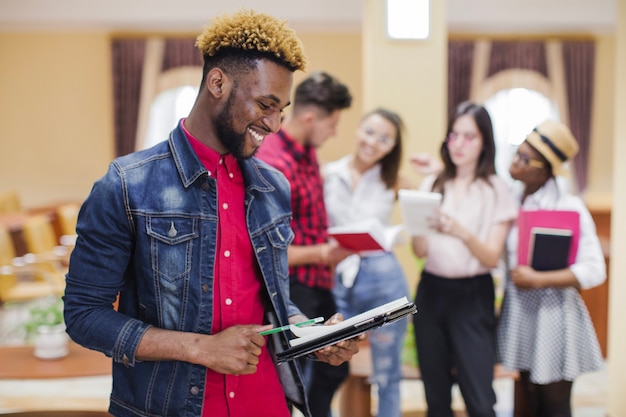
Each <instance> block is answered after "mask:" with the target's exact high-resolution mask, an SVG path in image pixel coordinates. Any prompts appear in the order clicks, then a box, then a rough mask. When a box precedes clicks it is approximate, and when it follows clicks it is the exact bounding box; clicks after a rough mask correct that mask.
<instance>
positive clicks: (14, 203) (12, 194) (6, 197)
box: [0, 190, 22, 213]
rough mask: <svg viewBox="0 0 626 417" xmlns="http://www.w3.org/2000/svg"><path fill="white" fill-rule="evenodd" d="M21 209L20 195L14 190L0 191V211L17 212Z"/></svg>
mask: <svg viewBox="0 0 626 417" xmlns="http://www.w3.org/2000/svg"><path fill="white" fill-rule="evenodd" d="M21 210H22V203H21V201H20V196H19V194H18V193H17V191H15V190H10V191H5V192H2V193H0V213H17V212H19V211H21Z"/></svg>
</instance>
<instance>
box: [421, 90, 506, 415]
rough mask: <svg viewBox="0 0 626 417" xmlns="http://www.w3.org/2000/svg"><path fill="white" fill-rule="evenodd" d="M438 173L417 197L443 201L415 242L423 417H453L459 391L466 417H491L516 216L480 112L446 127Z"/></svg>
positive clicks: (466, 112) (462, 109) (465, 113)
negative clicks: (501, 304)
mask: <svg viewBox="0 0 626 417" xmlns="http://www.w3.org/2000/svg"><path fill="white" fill-rule="evenodd" d="M440 156H441V159H442V161H443V169H442V171H441V172H440V173H438V174H437V175H435V174H432V175H430V176H428V177H426V178H425V179H424V181H422V184H421V185H420V189H421V190H424V191H434V192H439V193H442V194H443V196H442V204H441V209H440V215H439V217H438V218H436V219H432V227H433V228H434V229H436V233H431V234H428V235H425V236H416V237H414V238H413V242H412V243H413V252H414V253H415V255H416V256H417V257H420V258H425V264H424V269H423V271H422V275H421V279H420V281H419V284H418V288H417V294H416V298H415V300H416V301H415V304H416V305H417V308H418V312H417V314H415V315H414V316H413V323H414V326H415V341H416V345H417V354H418V360H419V365H420V372H421V375H422V380H423V382H424V390H425V394H426V402H427V404H428V417H452V416H453V413H452V409H451V400H452V398H451V396H452V394H451V388H452V385H453V384H454V383H455V382H456V383H458V385H459V388H460V390H461V393H462V395H463V399H464V401H465V406H466V409H467V412H468V414H469V416H470V417H495V411H494V408H493V407H494V405H495V402H496V397H495V393H494V390H493V387H492V382H493V371H494V366H495V363H496V352H495V332H496V318H495V311H494V292H495V291H494V284H493V278H492V275H491V270H492V269H493V268H495V267H496V266H497V265H498V262H499V260H500V258H501V255H502V253H503V250H504V244H505V240H506V236H507V234H508V232H509V230H510V228H511V225H512V223H513V221H514V219H515V218H516V216H517V204H516V202H515V200H514V198H513V196H512V194H511V192H510V191H509V188H508V187H507V185H506V184H505V183H504V181H503V180H501V179H500V178H499V177H497V176H496V171H495V165H494V158H495V143H494V139H493V129H492V125H491V119H490V117H489V113H488V112H487V110H486V109H485V108H484V107H483V106H480V105H477V104H474V103H470V102H465V103H461V104H460V105H459V106H458V107H457V109H456V113H455V114H454V115H453V117H452V118H451V120H450V122H449V124H448V130H447V133H446V137H445V140H444V141H443V143H442V144H441V149H440Z"/></svg>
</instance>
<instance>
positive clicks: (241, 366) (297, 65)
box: [64, 10, 605, 417]
mask: <svg viewBox="0 0 626 417" xmlns="http://www.w3.org/2000/svg"><path fill="white" fill-rule="evenodd" d="M197 46H198V48H199V49H200V51H201V53H202V55H203V59H204V68H203V78H202V81H201V83H200V92H199V94H198V96H197V98H196V101H195V103H194V106H193V108H192V110H191V112H190V114H189V116H188V117H186V118H184V119H182V120H181V121H180V123H179V124H178V126H177V127H176V128H175V129H174V130H173V131H172V133H171V134H170V137H169V139H168V140H167V141H164V142H162V143H160V144H157V145H156V146H154V147H152V148H150V149H147V150H145V151H140V152H135V153H133V154H130V155H127V156H123V157H120V158H117V159H116V160H114V161H113V162H112V163H111V165H110V167H109V170H108V172H107V173H106V174H105V175H104V176H103V177H102V178H101V179H99V180H98V181H96V183H95V184H94V187H93V189H92V191H91V193H90V195H89V196H88V198H87V199H86V201H85V202H84V204H83V206H82V208H81V211H80V214H79V217H78V223H77V234H78V237H77V241H76V246H75V249H74V251H73V253H72V256H71V260H70V266H69V272H68V274H67V277H66V293H65V296H64V302H65V321H66V325H67V331H68V333H69V335H70V336H71V337H72V338H73V339H74V340H75V341H77V342H78V343H80V344H82V345H84V346H86V347H88V348H91V349H96V350H98V351H100V352H103V353H105V354H107V355H108V356H111V357H112V359H113V387H112V393H111V400H110V407H109V411H110V412H111V413H112V414H113V415H116V416H148V415H150V416H157V415H158V416H189V417H191V416H194V417H197V416H229V417H240V416H241V417H243V416H245V417H254V416H259V417H261V416H262V417H288V416H290V415H291V412H292V409H293V407H297V408H299V409H300V410H301V411H302V412H303V413H304V414H305V416H307V417H309V416H311V417H328V415H329V412H330V404H331V401H332V398H333V396H334V394H335V392H336V390H337V389H338V387H339V386H340V385H341V383H342V382H343V381H344V380H345V378H346V376H347V374H348V362H349V360H350V359H351V358H352V356H353V355H354V354H355V353H356V352H357V350H358V345H357V341H356V340H348V341H343V342H340V343H338V344H336V345H333V346H329V347H327V348H324V349H321V350H320V351H317V352H315V354H314V360H310V359H309V358H307V359H305V360H302V361H291V362H288V363H287V364H284V365H280V366H277V365H276V364H275V361H274V355H275V353H276V352H277V351H278V350H281V349H284V348H285V347H288V335H287V334H286V333H278V334H276V336H275V337H271V338H266V337H263V336H261V335H260V332H261V331H263V330H267V329H269V328H271V327H272V326H283V325H285V324H288V323H297V322H299V321H302V320H304V319H306V318H307V317H310V318H312V317H318V316H323V317H324V318H325V319H327V320H328V322H329V323H334V322H336V321H338V320H341V315H337V314H335V313H336V312H337V311H339V312H340V313H342V315H343V316H345V317H350V316H352V315H355V314H358V313H360V312H362V311H364V310H367V309H369V308H372V307H375V306H378V305H380V304H383V303H385V302H386V301H391V300H394V299H397V298H398V297H400V296H403V295H408V293H409V289H408V288H407V280H406V278H405V276H404V273H403V271H402V268H401V265H400V263H399V262H398V260H397V259H396V258H395V256H394V255H393V253H391V252H385V253H376V254H370V255H368V256H359V255H358V254H355V253H354V252H352V251H350V250H348V249H346V248H342V247H341V246H339V245H338V244H337V243H336V242H332V241H330V240H329V239H328V235H327V229H328V227H329V226H333V225H341V224H346V223H349V222H353V221H355V220H362V219H364V218H376V219H378V220H379V221H380V222H381V223H382V224H384V225H389V224H390V223H391V211H392V208H393V205H394V202H395V200H396V197H397V191H398V188H400V187H401V186H402V180H401V179H400V176H399V167H400V163H401V160H402V133H403V125H402V121H401V119H400V117H399V116H398V115H397V114H395V113H394V112H392V111H389V110H386V109H376V110H373V111H371V112H369V113H367V114H366V115H365V116H364V117H363V118H362V119H361V121H360V124H359V126H358V128H357V148H356V150H355V152H354V153H353V154H352V155H349V156H346V157H344V158H342V159H340V160H338V161H335V162H331V163H329V164H327V165H326V166H325V167H324V174H323V175H322V172H321V171H320V166H319V163H318V160H317V155H316V149H317V148H318V147H319V146H321V144H322V143H324V141H326V139H328V138H329V137H331V136H333V135H334V133H335V130H336V126H337V123H338V121H339V117H340V114H341V111H342V110H343V109H345V108H348V107H349V106H350V104H351V100H352V97H351V95H350V92H349V91H348V89H347V87H346V86H345V85H344V84H342V83H340V82H339V81H338V80H337V79H335V78H334V77H332V76H330V75H329V74H326V73H323V72H318V73H313V74H311V75H310V76H309V77H307V78H306V79H305V80H304V81H303V82H302V83H300V84H299V85H298V86H297V88H296V90H295V96H294V99H293V103H292V110H291V111H290V113H289V114H288V115H287V116H286V117H285V118H283V116H282V111H283V109H284V108H285V107H286V106H287V105H289V104H290V103H291V100H290V96H291V94H290V90H291V85H292V82H293V72H295V71H296V70H304V68H305V67H306V58H305V56H304V54H303V50H302V47H301V45H300V41H299V40H298V38H297V37H296V36H295V34H294V32H293V31H292V30H291V29H289V28H288V27H287V26H286V24H285V22H281V21H279V20H277V19H275V18H273V17H271V16H268V15H265V14H261V13H256V12H254V11H247V10H243V11H240V12H237V13H235V14H233V15H225V16H222V17H219V18H216V19H215V20H214V21H213V22H212V24H211V25H210V26H208V27H207V28H205V30H204V31H203V33H202V34H201V35H200V36H199V37H198V39H197ZM576 149H577V148H576V141H575V139H574V138H573V137H572V136H571V134H570V133H569V130H567V128H566V127H564V126H563V125H561V124H559V123H555V122H546V123H545V124H542V125H540V126H538V127H537V129H536V130H535V131H533V132H532V133H530V134H529V136H528V137H527V139H526V141H525V142H524V143H523V144H522V145H521V146H520V148H519V150H518V153H517V156H516V159H515V160H514V162H513V163H512V165H511V175H512V176H513V178H514V179H516V180H519V182H520V184H521V185H522V187H521V191H520V192H519V195H518V196H517V198H518V200H517V201H516V200H515V197H514V194H512V193H511V191H510V190H509V188H508V187H507V186H506V185H505V183H504V182H503V181H502V180H500V179H499V178H498V177H497V176H496V173H495V168H494V156H495V144H494V140H493V133H492V127H491V121H490V119H489V115H488V113H487V112H486V111H485V109H484V108H483V107H481V106H478V105H476V104H471V103H467V104H463V105H461V106H460V107H459V109H458V113H457V114H455V115H454V117H453V118H452V119H451V121H450V124H449V126H448V131H447V133H446V136H445V140H444V141H443V142H442V145H441V152H440V155H441V159H442V161H443V167H442V169H441V171H440V172H437V173H433V174H432V175H431V176H429V177H427V178H426V179H424V181H423V182H422V184H421V186H420V187H421V188H422V189H427V190H431V191H436V192H440V193H442V194H443V199H442V206H441V215H440V216H439V217H438V218H437V219H433V224H432V226H433V227H434V228H436V229H437V230H438V232H439V233H436V234H431V235H428V236H416V237H414V238H413V239H412V247H413V250H414V252H415V254H416V255H417V256H419V257H424V258H425V264H424V269H423V272H422V277H421V279H420V281H419V286H418V289H417V294H416V303H417V304H418V307H419V312H418V313H417V314H416V315H415V316H414V324H415V332H416V341H417V351H418V355H419V362H420V369H421V373H422V378H423V381H424V386H425V390H426V398H427V402H428V414H429V416H430V417H445V416H451V415H452V414H451V410H450V402H451V401H450V400H451V398H450V395H451V394H450V389H451V386H452V384H453V383H454V382H457V383H458V384H459V386H460V388H461V392H462V394H463V397H464V399H465V403H466V406H467V409H468V412H469V414H470V416H472V417H477V416H493V415H494V410H493V405H494V403H495V394H494V392H493V389H492V387H491V382H492V378H493V367H494V365H495V363H496V360H497V359H496V348H495V346H496V345H495V336H496V333H495V332H496V317H495V315H494V288H493V281H492V278H491V275H490V270H491V269H492V268H493V267H494V266H495V265H496V263H497V261H498V259H500V257H501V255H502V252H503V250H504V247H505V242H506V240H507V236H508V241H509V243H508V244H507V249H508V251H509V256H508V257H507V258H508V259H509V264H508V270H509V274H508V276H509V280H508V283H507V292H506V296H505V301H504V305H503V308H502V316H501V326H500V327H499V329H500V330H499V336H500V337H499V338H498V340H499V344H498V346H499V347H500V349H499V350H498V353H499V354H500V355H501V357H500V358H499V359H498V360H501V361H502V363H503V364H504V365H505V366H507V367H510V368H512V369H518V370H520V371H521V372H522V380H523V381H525V383H526V387H527V389H528V391H529V393H530V394H531V395H530V398H531V399H532V401H533V404H534V410H535V412H536V415H551V416H561V415H563V416H566V415H569V414H567V412H569V390H570V389H571V382H572V381H573V379H574V378H575V377H576V375H578V374H579V373H581V372H586V371H590V370H593V369H597V368H598V367H599V366H600V365H601V363H602V358H601V355H600V353H599V348H598V346H597V341H596V340H595V334H594V332H593V327H592V326H591V324H590V321H589V318H588V314H587V313H586V310H585V309H584V305H583V304H582V302H581V300H580V296H579V295H578V292H577V288H588V287H591V286H593V285H597V284H599V283H600V282H602V280H603V279H604V276H605V272H604V264H603V258H602V254H601V251H600V247H599V243H598V240H597V238H596V237H595V230H594V225H593V222H592V220H591V217H590V215H589V213H588V211H587V210H586V209H585V206H584V204H582V202H581V201H580V200H579V199H577V198H575V197H571V196H567V195H565V194H563V193H561V192H560V191H559V190H558V188H557V186H556V182H555V180H554V174H557V173H558V170H559V169H560V168H561V166H562V164H563V163H564V162H565V161H566V160H568V159H570V158H571V157H573V155H574V154H575V153H576ZM255 155H256V156H257V157H258V158H254V157H253V156H255ZM520 205H521V206H522V207H523V208H543V209H554V208H563V207H566V208H569V209H572V210H577V211H579V212H580V213H581V237H580V239H581V249H580V250H579V256H578V258H577V260H576V262H575V263H574V264H573V265H572V266H571V267H570V268H568V269H565V270H562V271H554V272H537V271H533V270H532V269H530V268H528V267H523V266H517V267H516V266H515V264H514V261H515V256H514V253H515V246H514V243H515V226H514V221H515V218H516V215H517V209H518V206H520ZM116 300H118V303H117V306H118V307H117V308H114V307H113V303H114V302H115V301H116ZM406 326H407V322H406V321H399V322H396V323H394V324H390V325H388V326H383V327H381V328H380V329H377V330H374V331H372V332H371V334H369V343H370V345H371V348H372V358H373V369H374V376H373V381H374V382H375V383H376V385H377V387H378V392H379V410H378V417H397V416H399V415H400V414H401V411H400V391H399V384H400V380H401V363H400V358H401V350H402V346H403V338H404V334H405V332H406ZM555 327H556V328H557V329H558V330H559V333H558V334H557V333H554V332H552V330H554V328H555ZM522 339H523V340H524V343H520V340H522ZM565 396H566V397H567V398H565ZM566 399H567V401H566ZM259 404H261V405H262V407H260V406H258V405H259ZM553 404H556V406H555V407H556V408H557V409H558V411H555V412H554V413H551V412H550V413H549V412H548V411H545V410H549V409H550V408H549V407H552V405H553ZM559 413H560V414H559Z"/></svg>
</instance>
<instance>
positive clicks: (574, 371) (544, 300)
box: [498, 121, 606, 417]
mask: <svg viewBox="0 0 626 417" xmlns="http://www.w3.org/2000/svg"><path fill="white" fill-rule="evenodd" d="M577 152H578V144H577V143H576V139H575V138H574V137H573V136H572V134H571V132H570V130H569V129H568V128H567V127H566V126H565V125H563V124H561V123H558V122H554V121H546V122H544V123H542V124H540V125H539V126H537V127H536V128H535V129H534V130H533V131H532V132H531V133H530V134H529V135H528V136H527V137H526V140H525V141H524V142H523V143H522V144H521V145H520V147H519V149H518V151H517V153H516V155H515V159H514V160H513V162H512V163H511V166H510V168H509V172H510V173H511V177H512V178H513V179H514V180H517V182H516V184H515V185H516V187H517V188H516V190H515V194H516V196H517V197H518V199H519V201H520V204H521V209H522V210H573V211H576V212H578V213H579V215H580V236H579V242H578V251H577V255H576V257H575V260H574V263H573V264H571V265H570V266H569V267H567V268H564V269H560V270H554V271H536V270H534V269H533V268H531V267H530V266H526V265H517V249H518V247H517V246H518V231H517V227H514V228H513V229H512V230H511V233H510V235H509V238H508V241H507V251H508V258H507V262H508V265H507V266H508V269H509V274H508V277H507V284H506V290H505V295H504V301H503V305H502V310H501V313H500V324H499V329H498V355H499V358H500V360H501V362H502V364H503V365H504V366H505V367H507V368H509V369H516V370H519V371H520V375H521V378H520V380H521V383H522V386H523V388H524V390H525V392H526V396H527V398H528V402H529V404H528V406H529V408H530V409H531V411H532V414H533V415H535V416H544V417H569V416H571V407H570V394H571V389H572V384H573V381H574V379H575V378H576V376H578V375H580V374H582V373H585V372H591V371H595V370H598V369H600V368H601V367H602V366H603V361H602V354H601V351H600V346H599V343H598V340H597V337H596V333H595V330H594V328H593V324H592V322H591V319H590V317H589V313H588V311H587V308H586V307H585V304H584V302H583V300H582V298H581V296H580V294H579V289H587V288H592V287H595V286H597V285H600V284H602V282H604V280H605V279H606V265H605V262H604V256H603V253H602V248H601V246H600V242H599V240H598V237H597V235H596V229H595V224H594V222H593V219H592V218H591V215H590V214H589V211H588V210H587V208H586V207H585V204H584V203H583V201H582V200H581V199H580V198H578V197H577V196H574V195H571V194H568V193H566V192H564V191H563V190H561V189H560V187H559V186H558V184H557V181H556V180H555V175H561V174H562V173H564V169H563V164H564V163H565V162H566V161H568V160H571V158H572V157H573V156H574V155H576V153H577Z"/></svg>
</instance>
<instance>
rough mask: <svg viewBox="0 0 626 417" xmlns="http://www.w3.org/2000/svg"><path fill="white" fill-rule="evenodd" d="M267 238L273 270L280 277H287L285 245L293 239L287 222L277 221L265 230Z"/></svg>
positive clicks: (287, 267)
mask: <svg viewBox="0 0 626 417" xmlns="http://www.w3.org/2000/svg"><path fill="white" fill-rule="evenodd" d="M266 236H267V239H268V241H269V243H270V245H271V254H272V263H273V267H274V271H275V272H276V273H277V274H278V276H279V277H281V278H288V277H289V266H288V264H287V247H288V246H289V244H290V243H291V242H292V241H293V238H294V234H293V230H291V226H290V225H289V223H286V222H285V223H277V224H276V225H274V226H273V227H272V228H270V229H269V230H267V231H266Z"/></svg>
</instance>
